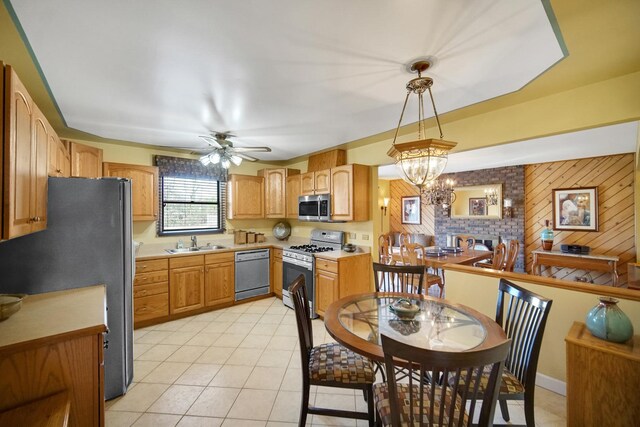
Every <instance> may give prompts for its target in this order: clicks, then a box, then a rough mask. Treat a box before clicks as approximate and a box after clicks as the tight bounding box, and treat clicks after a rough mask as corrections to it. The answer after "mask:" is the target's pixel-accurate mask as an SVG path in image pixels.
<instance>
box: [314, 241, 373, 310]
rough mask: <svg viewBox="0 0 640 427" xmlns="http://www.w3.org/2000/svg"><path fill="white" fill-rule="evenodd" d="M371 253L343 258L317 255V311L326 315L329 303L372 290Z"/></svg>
mask: <svg viewBox="0 0 640 427" xmlns="http://www.w3.org/2000/svg"><path fill="white" fill-rule="evenodd" d="M371 290H372V285H371V255H370V254H368V253H365V254H359V255H353V256H347V257H342V258H337V259H335V258H323V257H322V256H316V313H318V315H320V316H324V313H325V311H326V310H327V307H329V305H330V304H331V303H332V302H334V301H336V300H338V299H340V298H344V297H346V296H349V295H353V294H359V293H363V292H370V291H371Z"/></svg>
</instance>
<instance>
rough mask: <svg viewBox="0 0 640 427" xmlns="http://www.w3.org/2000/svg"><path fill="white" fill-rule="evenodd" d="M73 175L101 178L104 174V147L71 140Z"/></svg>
mask: <svg viewBox="0 0 640 427" xmlns="http://www.w3.org/2000/svg"><path fill="white" fill-rule="evenodd" d="M69 147H70V148H69V149H70V151H71V176H76V177H81V178H100V177H101V176H102V149H100V148H95V147H91V146H88V145H83V144H78V143H77V142H71V141H70V142H69Z"/></svg>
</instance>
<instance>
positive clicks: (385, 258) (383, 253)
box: [378, 233, 393, 264]
mask: <svg viewBox="0 0 640 427" xmlns="http://www.w3.org/2000/svg"><path fill="white" fill-rule="evenodd" d="M392 239H393V234H392V233H384V234H381V235H380V237H378V262H381V263H383V264H390V263H391V260H392V253H391V247H392V246H393V245H392V242H391V241H392Z"/></svg>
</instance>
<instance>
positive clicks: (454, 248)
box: [442, 246, 462, 254]
mask: <svg viewBox="0 0 640 427" xmlns="http://www.w3.org/2000/svg"><path fill="white" fill-rule="evenodd" d="M442 250H443V251H444V252H448V253H451V254H457V253H460V252H462V248H459V247H457V246H447V247H446V248H442Z"/></svg>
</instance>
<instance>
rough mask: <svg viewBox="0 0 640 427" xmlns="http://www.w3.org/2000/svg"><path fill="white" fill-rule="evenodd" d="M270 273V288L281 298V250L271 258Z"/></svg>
mask: <svg viewBox="0 0 640 427" xmlns="http://www.w3.org/2000/svg"><path fill="white" fill-rule="evenodd" d="M271 274H272V276H271V289H272V290H273V293H274V294H276V296H277V297H278V298H282V251H280V256H274V258H273V265H272V267H271Z"/></svg>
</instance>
